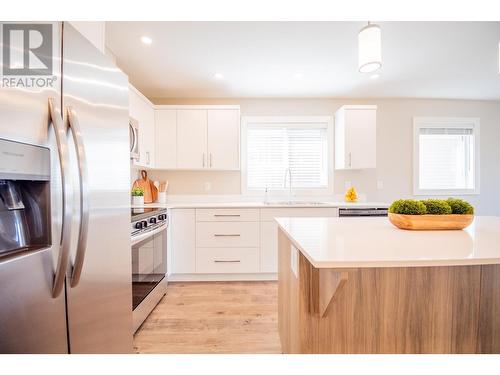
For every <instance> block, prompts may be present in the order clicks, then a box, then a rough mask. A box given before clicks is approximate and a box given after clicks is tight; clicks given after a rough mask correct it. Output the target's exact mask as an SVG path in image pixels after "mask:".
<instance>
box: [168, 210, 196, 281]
mask: <svg viewBox="0 0 500 375" xmlns="http://www.w3.org/2000/svg"><path fill="white" fill-rule="evenodd" d="M169 225H170V236H171V238H170V247H171V249H169V250H170V251H171V258H170V259H171V264H172V266H171V268H170V271H171V272H170V273H171V274H186V273H195V272H196V241H195V231H196V227H195V209H194V208H176V209H173V210H170V223H169Z"/></svg>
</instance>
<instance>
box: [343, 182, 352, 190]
mask: <svg viewBox="0 0 500 375" xmlns="http://www.w3.org/2000/svg"><path fill="white" fill-rule="evenodd" d="M350 187H352V183H351V181H345V182H344V188H345V189H349V188H350Z"/></svg>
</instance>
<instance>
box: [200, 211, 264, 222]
mask: <svg viewBox="0 0 500 375" xmlns="http://www.w3.org/2000/svg"><path fill="white" fill-rule="evenodd" d="M259 216H260V215H259V210H258V209H255V208H203V209H197V210H196V221H259Z"/></svg>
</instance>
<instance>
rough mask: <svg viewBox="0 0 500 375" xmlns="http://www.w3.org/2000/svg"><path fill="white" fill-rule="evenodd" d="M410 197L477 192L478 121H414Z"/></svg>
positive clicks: (454, 119)
mask: <svg viewBox="0 0 500 375" xmlns="http://www.w3.org/2000/svg"><path fill="white" fill-rule="evenodd" d="M413 122H414V156H413V164H414V194H416V195H450V194H478V193H479V157H478V156H479V119H475V118H424V117H416V118H414V121H413Z"/></svg>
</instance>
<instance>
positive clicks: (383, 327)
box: [277, 217, 500, 353]
mask: <svg viewBox="0 0 500 375" xmlns="http://www.w3.org/2000/svg"><path fill="white" fill-rule="evenodd" d="M277 222H278V224H279V229H278V231H279V233H278V241H279V266H278V280H279V281H278V283H279V290H278V295H279V297H278V324H279V332H280V338H281V344H282V350H283V352H284V353H500V218H498V217H476V218H475V220H474V222H473V224H472V225H471V226H470V227H469V228H467V229H465V230H462V231H404V230H400V229H397V228H395V227H393V226H392V225H391V224H390V223H389V221H388V219H387V218H348V219H346V218H278V219H277Z"/></svg>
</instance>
